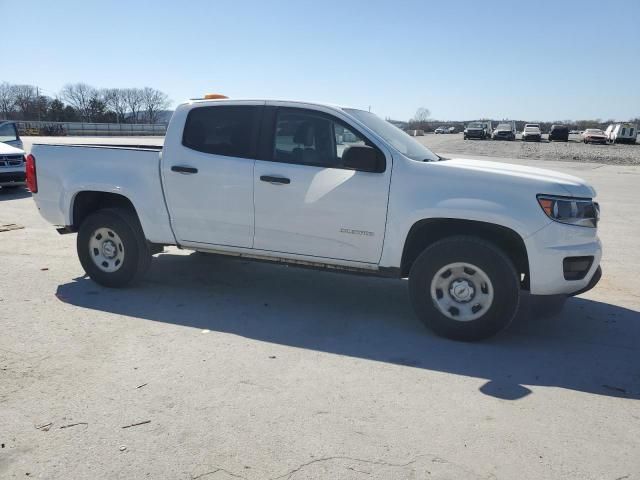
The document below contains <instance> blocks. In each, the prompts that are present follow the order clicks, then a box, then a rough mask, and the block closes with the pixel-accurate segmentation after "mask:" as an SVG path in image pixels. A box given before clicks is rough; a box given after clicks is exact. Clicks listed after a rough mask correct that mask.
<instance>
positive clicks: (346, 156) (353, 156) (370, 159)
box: [342, 145, 384, 172]
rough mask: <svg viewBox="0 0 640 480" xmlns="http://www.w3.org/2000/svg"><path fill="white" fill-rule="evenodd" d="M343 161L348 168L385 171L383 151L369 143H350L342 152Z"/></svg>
mask: <svg viewBox="0 0 640 480" xmlns="http://www.w3.org/2000/svg"><path fill="white" fill-rule="evenodd" d="M342 163H343V165H344V167H346V168H352V169H353V170H358V171H361V172H383V171H384V157H383V155H382V153H380V152H379V151H378V150H376V149H375V148H373V147H369V146H368V145H350V146H348V147H347V148H345V149H344V152H342Z"/></svg>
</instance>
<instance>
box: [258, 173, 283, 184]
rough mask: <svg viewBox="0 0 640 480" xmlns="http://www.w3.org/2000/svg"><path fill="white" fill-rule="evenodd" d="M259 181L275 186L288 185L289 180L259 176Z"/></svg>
mask: <svg viewBox="0 0 640 480" xmlns="http://www.w3.org/2000/svg"><path fill="white" fill-rule="evenodd" d="M260 180H262V181H263V182H268V183H272V184H277V185H289V184H290V183H291V180H289V179H288V178H285V177H273V176H271V175H261V176H260Z"/></svg>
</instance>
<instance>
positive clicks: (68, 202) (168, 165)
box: [27, 99, 602, 340]
mask: <svg viewBox="0 0 640 480" xmlns="http://www.w3.org/2000/svg"><path fill="white" fill-rule="evenodd" d="M336 127H339V129H340V130H341V131H342V132H344V131H346V130H348V131H349V132H350V133H351V134H352V135H353V137H349V138H355V139H356V140H357V141H355V142H349V143H348V144H347V145H336V141H335V135H334V134H333V132H335V131H336ZM258 132H261V134H260V135H258ZM345 138H346V137H345ZM338 147H340V148H338ZM392 177H393V181H392ZM27 183H28V185H29V189H30V190H31V191H32V192H33V197H34V200H35V202H36V204H37V206H38V211H39V212H40V214H41V215H42V216H43V217H44V218H45V219H47V220H48V221H49V222H50V223H52V224H54V225H57V226H59V230H58V231H60V232H67V233H68V232H78V235H77V241H76V247H77V250H78V256H79V259H80V263H81V264H82V267H83V268H84V270H85V272H87V274H88V275H89V276H90V277H91V278H92V279H93V280H94V281H96V282H97V283H99V284H101V285H104V286H108V287H123V286H125V285H127V284H128V283H130V282H131V281H133V280H135V279H136V278H139V277H140V276H141V275H143V274H144V271H145V270H146V268H148V267H149V264H150V262H151V257H152V255H153V253H156V252H159V251H161V250H162V248H163V246H164V245H178V246H180V247H182V248H186V249H192V250H199V251H204V252H208V253H212V254H221V255H232V256H241V257H243V258H246V259H254V260H259V261H265V260H271V261H273V262H276V263H286V264H290V265H303V266H307V267H315V268H321V269H329V270H333V271H345V272H346V271H351V272H359V273H367V274H369V275H378V276H386V277H392V278H396V279H403V278H407V277H408V279H409V280H408V289H409V294H410V295H409V296H410V298H411V301H412V303H413V307H414V309H415V312H416V314H417V316H418V318H420V319H421V320H422V321H423V322H424V323H425V324H426V325H427V326H429V327H431V328H432V329H433V330H434V331H435V332H437V333H438V334H440V335H443V336H446V337H450V338H456V339H460V340H478V339H481V338H485V337H488V336H490V335H493V334H495V333H497V332H498V331H500V330H502V329H503V328H504V327H506V326H507V325H509V323H511V321H512V319H513V318H514V316H515V315H516V313H517V311H518V307H519V304H520V296H521V295H522V293H521V291H522V290H527V291H528V294H530V295H533V296H536V295H562V296H565V297H566V296H570V295H575V294H578V293H582V292H584V291H586V290H588V289H590V288H592V287H593V286H594V285H595V284H596V283H597V282H598V280H599V279H600V276H601V270H600V267H599V264H600V258H601V254H602V252H601V244H600V240H599V239H598V234H597V232H598V230H597V225H598V218H599V208H598V204H597V203H596V202H595V201H594V197H595V195H596V192H595V190H594V189H593V187H591V186H590V185H589V184H587V183H586V182H584V181H583V180H580V179H579V178H576V177H573V176H570V175H566V174H563V173H557V172H552V171H549V170H543V169H539V168H530V167H526V166H521V165H508V164H505V163H502V162H491V161H487V160H466V159H443V158H441V157H439V156H438V155H436V154H434V153H432V152H431V151H430V150H429V149H427V148H426V147H425V146H424V145H422V144H421V143H419V142H417V141H415V139H413V138H410V137H409V136H408V135H406V134H405V133H403V132H402V131H401V130H399V129H397V128H396V127H394V126H393V125H391V124H390V123H389V122H387V121H385V120H383V119H381V118H380V117H377V116H376V115H374V114H373V113H370V112H367V111H365V110H357V109H352V108H342V107H336V106H332V105H326V104H317V103H304V102H293V101H290V102H289V101H268V100H244V101H233V100H206V99H203V100H192V101H189V102H187V103H183V104H181V105H180V106H178V108H177V109H176V111H175V113H174V114H173V116H172V117H171V122H170V123H169V128H168V130H167V135H166V137H165V142H164V146H163V147H162V151H161V152H160V148H159V147H158V148H154V147H142V148H138V147H107V146H95V145H91V146H82V145H69V146H60V145H34V146H33V148H32V151H31V153H30V154H29V155H28V156H27ZM134 295H135V294H134Z"/></svg>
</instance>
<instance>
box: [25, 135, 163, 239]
mask: <svg viewBox="0 0 640 480" xmlns="http://www.w3.org/2000/svg"><path fill="white" fill-rule="evenodd" d="M161 148H162V147H160V146H155V145H139V146H132V145H95V144H92V145H58V144H56V145H49V144H48V145H43V144H35V145H33V147H32V149H31V153H32V154H33V156H34V157H35V159H36V170H37V177H38V193H36V194H34V200H35V201H36V204H37V205H38V208H39V209H40V212H41V214H42V216H43V217H44V218H45V219H46V220H48V221H49V222H50V223H52V224H54V225H58V226H62V227H64V226H69V225H72V224H73V204H74V201H75V197H76V195H77V194H78V193H79V192H85V191H95V192H109V193H114V194H119V195H123V196H125V197H126V198H128V199H129V200H130V201H131V202H132V203H133V204H134V205H136V207H137V213H138V216H139V218H140V222H141V224H142V227H143V229H144V231H145V234H146V235H147V238H148V239H149V240H150V241H152V242H157V243H174V242H175V238H174V236H173V233H172V231H171V227H170V221H169V215H168V212H167V207H166V204H165V199H164V194H163V189H162V180H161V177H160V150H161Z"/></svg>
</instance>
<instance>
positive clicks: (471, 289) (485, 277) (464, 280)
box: [409, 236, 520, 341]
mask: <svg viewBox="0 0 640 480" xmlns="http://www.w3.org/2000/svg"><path fill="white" fill-rule="evenodd" d="M409 292H410V296H411V302H412V304H413V308H414V310H415V312H416V314H417V316H418V317H419V318H420V320H422V322H423V323H424V324H425V325H427V327H429V328H431V329H432V330H433V331H434V332H435V333H436V334H438V335H441V336H443V337H447V338H451V339H454V340H463V341H473V340H480V339H483V338H487V337H490V336H492V335H495V334H496V333H498V332H499V331H501V330H502V329H504V328H505V327H506V326H508V325H509V324H510V323H511V321H512V320H513V318H514V316H515V314H516V312H517V311H518V306H519V303H520V282H519V278H518V275H517V273H516V270H515V268H514V267H513V264H512V263H511V260H509V258H508V257H507V256H506V255H505V254H504V253H503V252H502V251H501V250H500V249H498V248H497V247H496V246H494V245H493V244H491V243H489V242H486V241H484V240H481V239H478V238H475V237H468V236H456V237H451V238H446V239H444V240H440V241H438V242H436V243H434V244H433V245H431V246H429V247H427V248H426V249H425V250H424V251H423V252H422V254H421V255H420V256H419V257H418V258H417V259H416V261H415V262H414V264H413V266H412V268H411V272H410V274H409Z"/></svg>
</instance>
